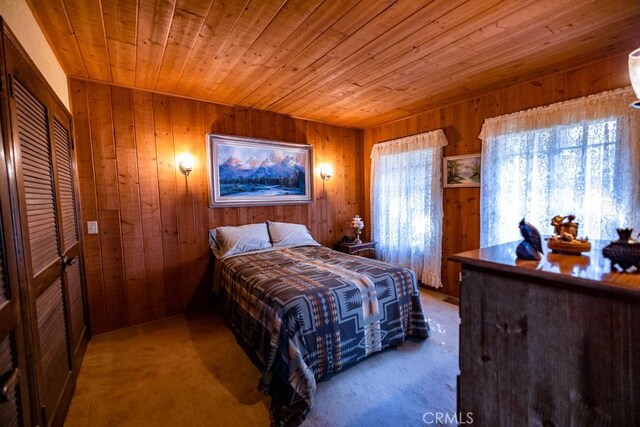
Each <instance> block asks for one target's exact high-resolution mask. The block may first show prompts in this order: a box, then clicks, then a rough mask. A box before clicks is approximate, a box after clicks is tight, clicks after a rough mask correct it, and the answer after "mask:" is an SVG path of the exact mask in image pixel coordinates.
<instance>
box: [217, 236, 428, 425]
mask: <svg viewBox="0 0 640 427" xmlns="http://www.w3.org/2000/svg"><path fill="white" fill-rule="evenodd" d="M220 273H221V275H220V297H221V302H222V305H223V309H224V311H225V314H226V315H227V317H228V320H229V323H230V325H231V327H232V329H234V332H235V333H236V335H237V336H238V337H239V339H240V340H241V341H244V344H246V345H247V346H248V347H250V348H251V349H252V351H253V352H254V356H257V357H258V359H259V361H260V362H261V363H262V364H263V366H264V371H263V375H262V378H261V380H260V384H259V389H260V391H262V392H263V393H265V394H269V395H270V396H271V421H272V424H273V425H298V424H300V423H301V422H302V421H303V420H304V417H305V414H306V413H307V412H308V411H309V409H310V408H311V406H312V405H313V397H314V394H315V390H316V381H317V380H318V379H319V378H321V377H322V376H323V375H325V374H329V373H335V372H338V371H340V370H342V369H344V368H346V367H348V366H350V365H352V364H354V363H356V362H358V361H360V360H362V359H364V358H365V357H366V356H368V355H369V354H371V353H374V352H377V351H380V350H383V349H385V348H387V347H389V346H394V345H397V344H400V343H402V342H403V341H405V339H406V338H407V337H417V338H426V337H427V336H428V335H429V326H428V324H427V322H426V321H425V317H424V314H423V311H422V305H421V304H420V294H419V291H418V285H417V281H416V278H415V275H414V273H413V272H412V271H410V270H408V269H405V268H401V267H397V266H394V265H391V264H387V263H384V262H381V261H377V260H372V259H367V258H362V257H357V256H353V255H347V254H343V253H340V252H336V251H333V250H331V249H328V248H325V247H314V246H305V247H298V248H289V249H281V250H276V251H270V252H262V253H253V254H245V255H240V256H234V257H231V258H227V259H224V260H222V264H221V272H220Z"/></svg>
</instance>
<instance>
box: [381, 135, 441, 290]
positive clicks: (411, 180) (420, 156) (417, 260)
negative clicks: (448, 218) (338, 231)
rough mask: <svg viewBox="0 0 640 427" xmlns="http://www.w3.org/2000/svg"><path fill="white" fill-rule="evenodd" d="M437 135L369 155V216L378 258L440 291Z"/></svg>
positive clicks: (387, 145)
mask: <svg viewBox="0 0 640 427" xmlns="http://www.w3.org/2000/svg"><path fill="white" fill-rule="evenodd" d="M445 145H447V138H446V136H445V135H444V132H443V131H442V130H436V131H432V132H427V133H422V134H419V135H413V136H409V137H406V138H401V139H396V140H393V141H388V142H383V143H380V144H376V145H374V146H373V150H372V151H371V201H372V203H371V217H372V218H373V224H372V229H373V238H374V240H375V241H376V242H378V244H377V250H376V252H377V254H378V257H379V258H381V259H382V260H384V261H388V262H391V263H395V264H399V265H402V266H404V267H408V268H410V269H412V270H413V271H415V273H416V275H417V277H418V280H420V281H421V282H422V283H425V284H427V285H430V286H434V287H441V286H442V282H441V280H440V268H441V265H440V262H441V257H442V254H441V252H442V183H441V176H442V147H444V146H445Z"/></svg>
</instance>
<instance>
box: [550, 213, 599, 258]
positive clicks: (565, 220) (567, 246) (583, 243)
mask: <svg viewBox="0 0 640 427" xmlns="http://www.w3.org/2000/svg"><path fill="white" fill-rule="evenodd" d="M574 219H576V216H575V215H567V216H561V215H556V216H554V217H553V218H551V225H553V228H554V231H555V234H554V235H553V236H551V238H550V239H549V240H548V242H547V246H548V247H549V249H551V250H552V251H553V252H555V253H559V254H567V255H576V254H580V253H582V252H589V251H590V250H591V243H589V238H588V237H584V238H578V226H579V224H578V223H577V222H573V220H574Z"/></svg>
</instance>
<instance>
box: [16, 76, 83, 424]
mask: <svg viewBox="0 0 640 427" xmlns="http://www.w3.org/2000/svg"><path fill="white" fill-rule="evenodd" d="M12 83H13V92H14V99H15V115H14V118H15V120H16V125H17V130H18V140H19V147H15V146H14V149H16V148H19V150H17V151H19V155H17V156H16V159H17V173H16V176H17V184H18V191H19V197H20V198H22V199H23V200H21V210H23V215H22V218H23V227H24V225H25V224H24V222H26V230H23V240H24V242H23V244H24V248H25V255H26V259H27V263H28V264H29V266H30V271H29V270H28V272H29V273H30V274H31V276H32V288H33V289H32V295H34V296H35V314H36V317H37V333H36V334H35V335H36V336H37V342H38V348H37V349H36V358H37V359H38V361H39V366H38V369H37V372H38V375H37V383H38V397H39V400H40V405H41V416H42V418H43V422H44V423H46V424H48V423H49V422H50V420H51V419H53V416H54V413H55V411H56V409H57V408H56V406H57V403H58V401H59V398H60V396H61V395H62V393H63V391H64V390H65V389H66V388H67V387H69V380H70V371H71V357H70V351H69V349H70V341H69V336H70V334H69V330H70V326H69V324H68V322H67V318H66V316H65V311H66V310H67V308H66V303H65V301H66V300H67V298H66V296H65V291H66V290H65V286H64V282H63V271H64V267H65V265H64V263H63V262H62V257H61V242H60V239H59V228H60V227H64V224H61V222H62V223H64V218H63V219H62V221H60V220H59V218H60V217H61V215H58V213H57V211H58V209H57V200H56V192H55V186H54V173H53V172H54V171H53V166H52V165H53V162H52V146H51V145H52V144H51V134H52V129H51V128H50V127H51V126H50V123H51V121H50V119H49V113H48V111H47V109H46V108H45V107H44V105H43V104H42V103H41V102H40V101H39V100H38V99H37V98H36V97H35V96H33V95H32V94H31V93H30V91H29V90H28V89H26V88H25V87H24V86H23V85H22V84H21V83H20V82H19V81H18V80H17V79H14V80H13V82H12ZM54 131H55V130H54ZM14 144H15V143H14ZM25 218H26V221H25ZM76 239H77V236H76Z"/></svg>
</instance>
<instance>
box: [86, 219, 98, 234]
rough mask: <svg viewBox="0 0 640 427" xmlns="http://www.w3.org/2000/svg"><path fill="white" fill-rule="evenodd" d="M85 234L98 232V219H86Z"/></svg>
mask: <svg viewBox="0 0 640 427" xmlns="http://www.w3.org/2000/svg"><path fill="white" fill-rule="evenodd" d="M87 234H98V221H87Z"/></svg>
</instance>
